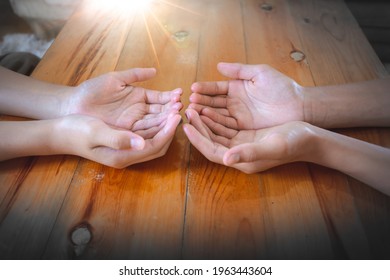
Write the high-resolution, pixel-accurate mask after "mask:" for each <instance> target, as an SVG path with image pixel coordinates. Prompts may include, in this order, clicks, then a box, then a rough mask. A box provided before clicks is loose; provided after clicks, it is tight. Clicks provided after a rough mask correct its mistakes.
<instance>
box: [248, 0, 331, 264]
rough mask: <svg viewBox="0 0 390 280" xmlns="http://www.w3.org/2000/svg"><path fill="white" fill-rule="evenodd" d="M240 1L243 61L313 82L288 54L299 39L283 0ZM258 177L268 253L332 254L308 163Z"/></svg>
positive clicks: (295, 48) (299, 46)
mask: <svg viewBox="0 0 390 280" xmlns="http://www.w3.org/2000/svg"><path fill="white" fill-rule="evenodd" d="M242 3H243V7H244V14H243V18H244V25H245V38H246V50H247V57H248V63H250V64H261V63H265V64H269V65H271V66H273V67H275V68H276V69H278V70H279V71H281V72H283V73H285V74H286V75H288V76H290V77H292V78H293V79H295V80H296V81H298V82H299V83H301V84H304V85H313V80H312V77H311V73H310V69H309V67H308V64H307V61H306V60H305V59H303V60H299V61H296V60H294V59H293V57H292V56H291V54H292V53H294V52H302V43H301V41H300V37H299V34H298V33H297V30H296V28H295V24H294V22H293V21H292V18H291V15H290V11H289V9H288V7H287V6H286V3H285V1H278V0H275V1H267V3H266V4H265V3H264V2H263V1H256V0H254V1H242ZM260 177H261V178H262V182H263V183H264V186H263V194H262V196H261V197H262V198H263V199H262V200H263V203H262V205H263V208H262V213H264V215H265V217H266V220H267V227H266V228H265V229H266V236H268V238H269V240H268V242H267V243H266V244H267V248H268V257H270V258H295V259H296V258H311V259H313V258H331V257H332V256H333V252H332V248H331V243H330V240H329V237H328V232H327V227H326V224H325V220H324V217H323V215H322V212H321V207H320V204H319V201H318V199H317V196H316V192H315V185H313V183H312V182H311V176H310V172H309V170H308V168H307V165H306V164H289V165H286V166H282V167H279V168H274V169H273V170H271V171H269V172H264V173H262V174H260ZM281 193H283V195H280V194H281ZM308 213H310V214H308ZM303 229H304V230H303ZM287 232H288V234H286V233H287Z"/></svg>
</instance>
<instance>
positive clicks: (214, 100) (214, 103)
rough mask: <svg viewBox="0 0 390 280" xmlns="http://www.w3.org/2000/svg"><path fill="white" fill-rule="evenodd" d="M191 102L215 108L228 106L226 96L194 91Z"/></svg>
mask: <svg viewBox="0 0 390 280" xmlns="http://www.w3.org/2000/svg"><path fill="white" fill-rule="evenodd" d="M190 102H191V103H197V104H201V105H206V106H209V107H215V108H226V105H227V101H226V97H222V96H208V95H204V94H199V93H193V94H191V96H190Z"/></svg>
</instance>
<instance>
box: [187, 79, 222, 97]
mask: <svg viewBox="0 0 390 280" xmlns="http://www.w3.org/2000/svg"><path fill="white" fill-rule="evenodd" d="M228 90H229V82H228V81H218V82H196V83H193V84H192V86H191V91H192V92H197V93H202V94H208V95H222V94H227V93H228Z"/></svg>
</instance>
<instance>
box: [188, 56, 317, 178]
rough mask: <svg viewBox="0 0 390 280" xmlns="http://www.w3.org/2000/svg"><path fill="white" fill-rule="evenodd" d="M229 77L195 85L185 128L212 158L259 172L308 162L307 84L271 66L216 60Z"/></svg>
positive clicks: (194, 141) (191, 137)
mask: <svg viewBox="0 0 390 280" xmlns="http://www.w3.org/2000/svg"><path fill="white" fill-rule="evenodd" d="M218 70H219V71H220V73H221V74H223V75H224V76H226V77H229V78H231V79H232V80H230V81H219V82H199V83H195V84H193V85H192V88H191V89H192V92H194V93H193V94H192V95H191V96H190V102H191V104H190V106H189V108H188V109H187V110H186V116H187V119H188V120H189V124H185V125H184V131H185V133H186V135H187V137H188V138H189V140H190V141H191V143H192V144H193V145H194V146H195V147H196V148H197V149H198V150H199V151H200V152H201V153H202V154H203V155H204V156H206V157H207V158H208V159H209V160H211V161H213V162H216V163H219V164H224V165H227V166H231V167H234V168H236V169H239V170H241V171H243V172H245V173H255V172H259V171H263V170H266V169H269V168H272V167H274V166H277V165H281V164H285V163H289V162H293V161H301V160H308V154H309V153H310V152H312V151H313V149H311V147H310V145H311V143H312V141H311V139H313V134H314V132H313V128H314V127H313V126H311V125H309V124H308V123H305V122H303V121H304V119H305V100H304V99H305V98H304V97H305V96H304V94H303V91H304V88H303V87H301V86H300V85H298V84H297V83H296V82H295V81H294V80H292V79H290V78H288V77H287V76H285V75H283V74H282V73H280V72H278V71H276V70H275V69H273V68H271V67H270V66H267V65H242V64H228V63H220V64H218Z"/></svg>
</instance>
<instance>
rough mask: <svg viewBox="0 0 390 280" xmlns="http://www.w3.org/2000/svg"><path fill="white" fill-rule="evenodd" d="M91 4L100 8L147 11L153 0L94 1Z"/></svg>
mask: <svg viewBox="0 0 390 280" xmlns="http://www.w3.org/2000/svg"><path fill="white" fill-rule="evenodd" d="M90 2H91V4H93V5H94V6H97V7H99V8H103V9H105V8H107V9H113V8H115V9H120V10H127V11H145V10H146V9H148V8H149V6H150V5H151V3H152V2H153V0H92V1H90Z"/></svg>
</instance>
